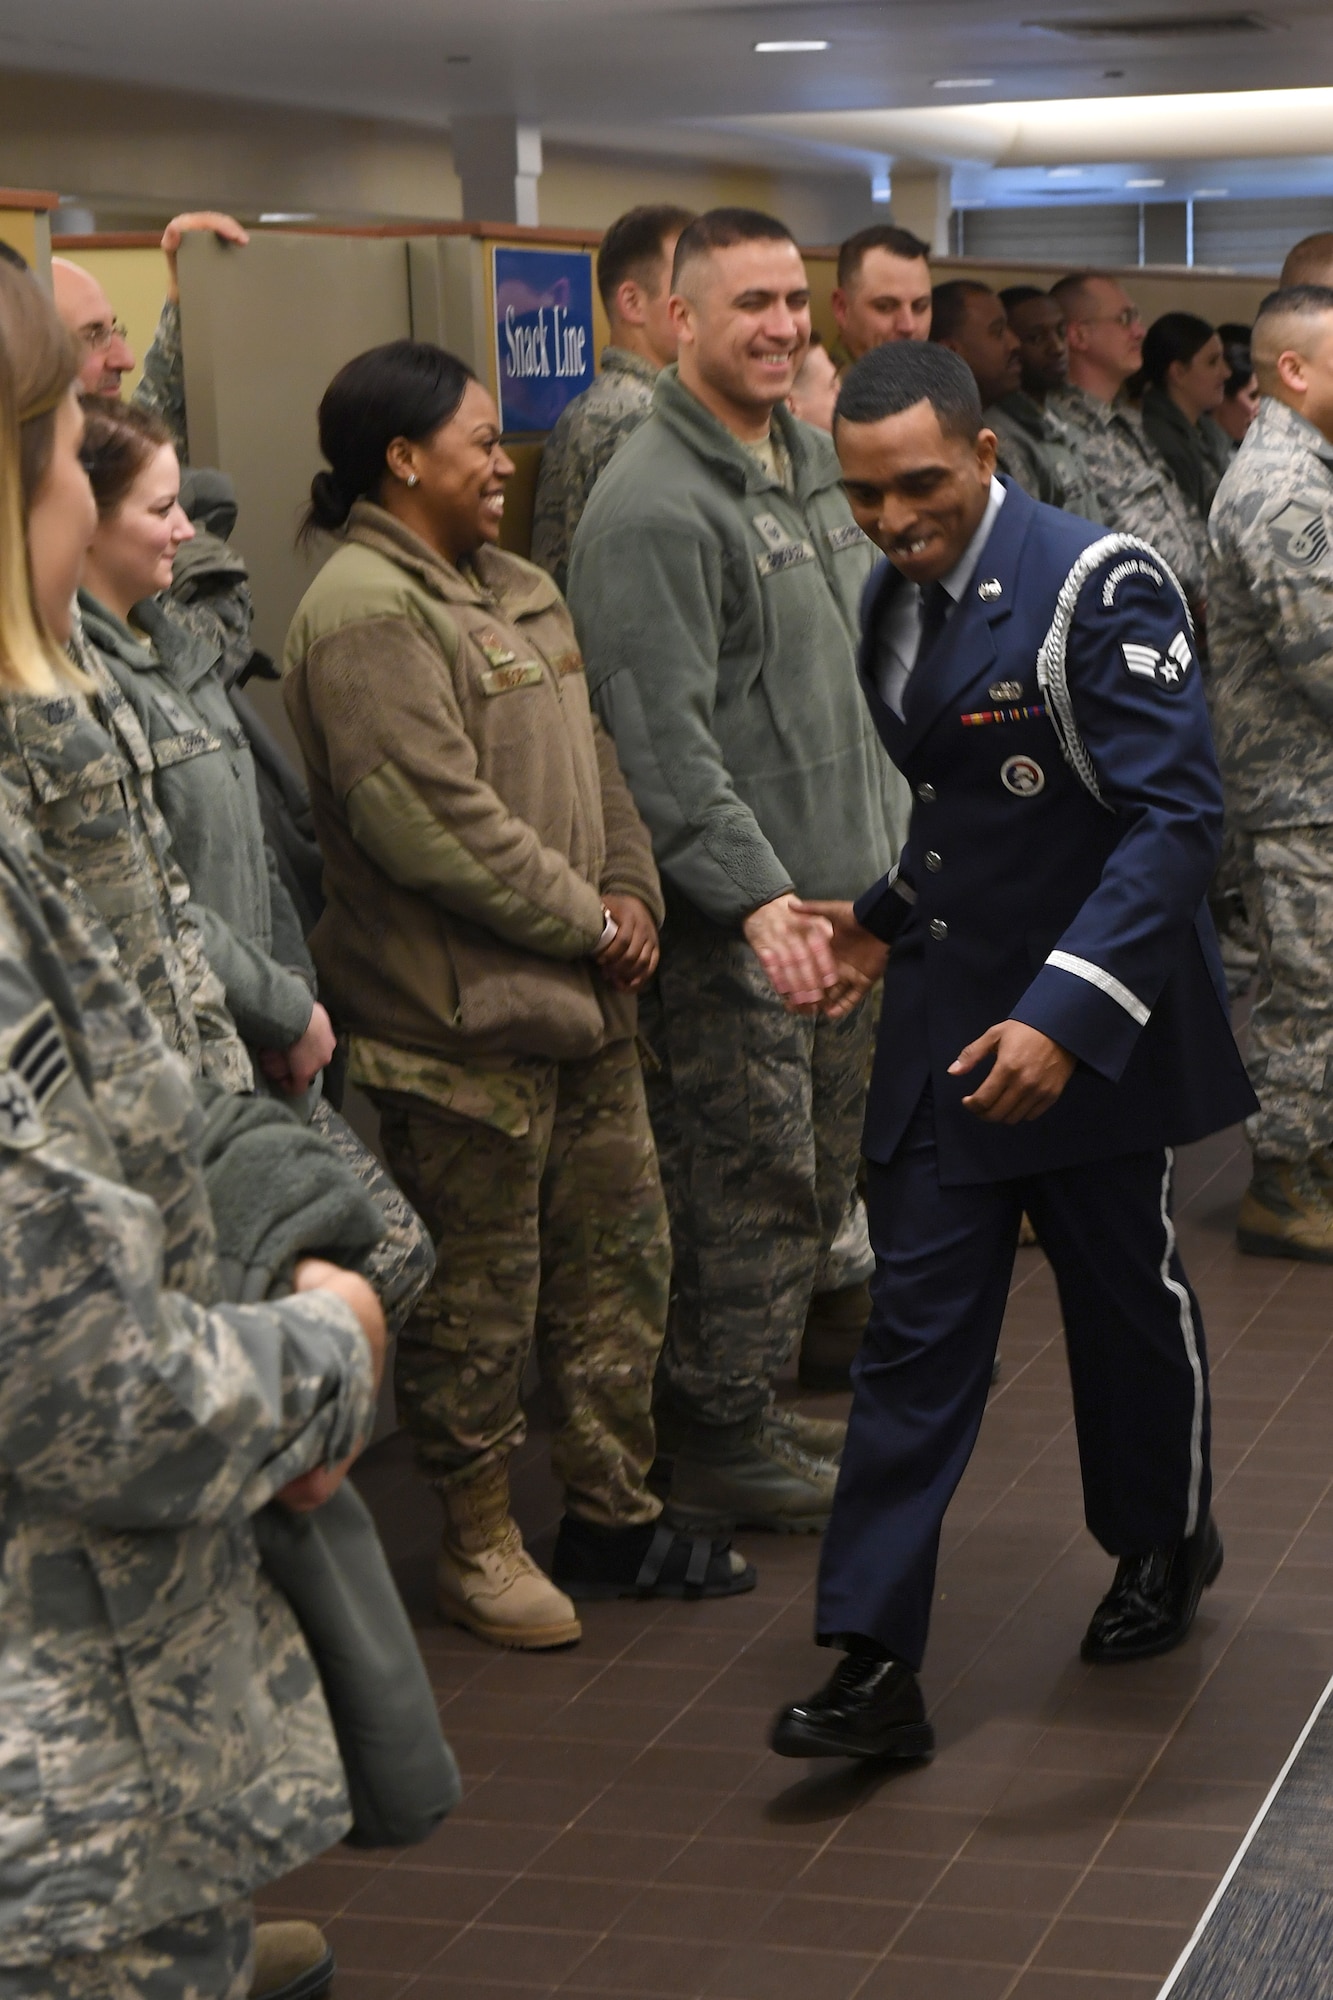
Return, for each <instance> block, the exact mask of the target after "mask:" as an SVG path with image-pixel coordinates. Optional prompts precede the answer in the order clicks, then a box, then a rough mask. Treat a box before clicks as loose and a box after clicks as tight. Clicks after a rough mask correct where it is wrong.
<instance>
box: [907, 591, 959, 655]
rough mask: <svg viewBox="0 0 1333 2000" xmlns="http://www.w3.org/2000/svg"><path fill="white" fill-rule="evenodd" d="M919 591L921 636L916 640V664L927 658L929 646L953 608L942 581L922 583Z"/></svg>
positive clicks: (941, 629)
mask: <svg viewBox="0 0 1333 2000" xmlns="http://www.w3.org/2000/svg"><path fill="white" fill-rule="evenodd" d="M918 588H919V589H920V592H921V637H920V638H919V639H918V640H917V647H916V664H917V665H918V666H919V665H920V663H921V661H922V660H924V659H927V658H928V657H929V654H930V649H931V647H932V646H933V645H934V644H935V641H936V640H937V639H938V638H939V636H940V633H941V632H942V631H943V630H944V624H945V620H946V619H947V618H948V616H949V613H950V611H951V610H952V608H953V599H952V598H951V597H950V595H949V593H948V591H947V590H946V589H945V588H944V585H943V584H942V583H938V582H936V583H923V584H921V585H919V586H918Z"/></svg>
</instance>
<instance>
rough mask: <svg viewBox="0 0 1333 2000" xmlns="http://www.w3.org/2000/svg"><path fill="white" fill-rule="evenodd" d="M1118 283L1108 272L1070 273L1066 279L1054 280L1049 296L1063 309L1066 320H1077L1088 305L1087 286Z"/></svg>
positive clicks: (1117, 279)
mask: <svg viewBox="0 0 1333 2000" xmlns="http://www.w3.org/2000/svg"><path fill="white" fill-rule="evenodd" d="M1119 283H1120V280H1119V278H1113V277H1112V276H1111V273H1110V272H1109V271H1071V272H1070V273H1069V274H1068V276H1067V277H1064V278H1058V279H1057V280H1056V282H1055V283H1054V284H1053V285H1052V286H1051V293H1050V295H1051V297H1052V298H1053V299H1054V300H1055V302H1056V304H1057V305H1058V306H1061V307H1062V308H1063V310H1064V315H1065V318H1066V319H1077V317H1078V315H1079V312H1080V311H1081V310H1082V309H1083V307H1085V306H1086V305H1087V303H1088V287H1089V285H1096V284H1103V285H1118V284H1119Z"/></svg>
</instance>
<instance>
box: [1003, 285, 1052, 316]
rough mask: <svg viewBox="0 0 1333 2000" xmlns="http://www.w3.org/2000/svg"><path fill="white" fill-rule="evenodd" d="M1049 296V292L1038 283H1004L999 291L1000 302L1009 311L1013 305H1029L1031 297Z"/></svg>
mask: <svg viewBox="0 0 1333 2000" xmlns="http://www.w3.org/2000/svg"><path fill="white" fill-rule="evenodd" d="M1049 297H1050V293H1049V292H1044V291H1043V290H1042V288H1041V286H1040V285H1006V286H1005V288H1004V290H1003V291H1002V292H1001V293H1000V304H1001V305H1002V306H1003V307H1004V309H1005V311H1006V312H1007V313H1011V312H1012V311H1013V310H1014V307H1015V306H1026V305H1031V303H1032V301H1033V299H1048V298H1049Z"/></svg>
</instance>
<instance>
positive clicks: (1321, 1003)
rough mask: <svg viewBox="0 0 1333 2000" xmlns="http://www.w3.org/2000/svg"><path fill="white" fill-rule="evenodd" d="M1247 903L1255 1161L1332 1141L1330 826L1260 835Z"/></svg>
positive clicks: (1300, 1153)
mask: <svg viewBox="0 0 1333 2000" xmlns="http://www.w3.org/2000/svg"><path fill="white" fill-rule="evenodd" d="M1245 905H1246V909H1247V911H1248V912H1249V917H1250V922H1251V924H1252V926H1253V930H1254V937H1255V944H1256V946H1257V948H1258V953H1259V974H1258V991H1257V993H1256V996H1255V1002H1254V1011H1253V1013H1252V1014H1251V1016H1250V1057H1249V1064H1248V1067H1249V1072H1250V1082H1251V1083H1252V1084H1253V1085H1254V1088H1255V1091H1256V1092H1257V1094H1258V1098H1259V1110H1258V1111H1257V1112H1256V1113H1255V1114H1254V1116H1253V1117H1252V1118H1250V1119H1248V1120H1247V1121H1246V1128H1245V1129H1246V1131H1247V1132H1248V1134H1249V1138H1250V1144H1251V1145H1252V1146H1253V1148H1254V1151H1255V1153H1256V1155H1258V1156H1259V1157H1260V1158H1261V1159H1273V1160H1292V1161H1303V1160H1308V1159H1309V1157H1310V1155H1311V1154H1312V1153H1314V1152H1317V1151H1319V1150H1320V1148H1323V1147H1333V826H1300V827H1285V828H1282V829H1278V830H1274V831H1272V832H1270V833H1257V834H1255V836H1254V841H1253V849H1252V852H1251V853H1250V855H1249V857H1248V862H1247V866H1246V869H1245Z"/></svg>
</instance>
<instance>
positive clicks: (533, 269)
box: [493, 249, 593, 432]
mask: <svg viewBox="0 0 1333 2000" xmlns="http://www.w3.org/2000/svg"><path fill="white" fill-rule="evenodd" d="M493 255H494V258H495V353H496V380H497V381H498V382H499V385H500V428H501V430H503V431H507V432H513V431H549V430H550V428H551V426H552V424H553V423H554V422H555V420H556V418H557V417H558V416H559V415H560V412H561V411H562V410H563V409H564V407H565V404H566V403H568V402H571V401H572V400H573V398H574V397H575V396H577V395H580V394H581V393H582V391H583V390H584V389H588V388H591V386H592V377H593V327H592V258H591V257H590V256H589V255H588V254H587V253H586V251H579V250H501V249H496V250H495V251H494V252H493Z"/></svg>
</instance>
